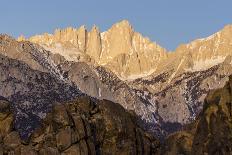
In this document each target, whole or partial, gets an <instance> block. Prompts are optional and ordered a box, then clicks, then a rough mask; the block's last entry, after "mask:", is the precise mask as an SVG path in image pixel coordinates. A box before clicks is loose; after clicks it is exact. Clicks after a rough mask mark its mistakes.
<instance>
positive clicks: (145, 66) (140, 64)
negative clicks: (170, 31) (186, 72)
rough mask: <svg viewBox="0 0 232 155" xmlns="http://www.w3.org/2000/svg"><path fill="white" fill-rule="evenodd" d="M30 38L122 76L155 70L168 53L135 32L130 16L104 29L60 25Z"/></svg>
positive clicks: (140, 74)
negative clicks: (53, 30) (52, 32)
mask: <svg viewBox="0 0 232 155" xmlns="http://www.w3.org/2000/svg"><path fill="white" fill-rule="evenodd" d="M18 40H19V41H21V40H25V38H24V37H20V38H19V39H18ZM28 40H29V41H31V42H34V43H38V44H40V45H41V46H43V47H44V48H45V49H47V50H49V51H53V52H55V53H59V54H60V55H62V56H64V57H65V58H66V59H67V60H70V61H85V62H95V64H96V65H101V66H106V67H108V68H110V69H111V70H112V71H114V72H115V73H116V74H117V75H119V77H120V78H128V77H130V76H131V78H134V77H133V76H134V75H137V76H143V75H144V74H147V73H148V72H149V73H152V72H151V71H152V70H153V69H154V68H156V67H158V63H157V62H159V61H160V59H161V58H165V57H166V56H167V53H166V50H165V49H164V48H162V47H160V46H159V45H158V44H155V43H152V42H151V41H150V40H149V39H148V38H144V37H143V36H142V35H141V34H139V33H137V32H135V31H134V30H133V28H132V26H131V25H130V24H129V22H128V21H126V20H124V21H121V22H119V23H117V24H115V25H113V26H112V27H111V28H110V29H109V30H108V31H106V32H102V33H100V31H99V29H98V28H97V27H96V26H94V27H93V28H92V29H91V31H90V32H87V30H86V28H85V27H84V26H82V27H80V28H79V29H74V28H67V29H64V30H59V29H58V30H56V31H55V32H54V34H53V35H51V34H44V35H37V36H33V37H31V38H29V39H28Z"/></svg>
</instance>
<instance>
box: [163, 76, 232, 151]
mask: <svg viewBox="0 0 232 155" xmlns="http://www.w3.org/2000/svg"><path fill="white" fill-rule="evenodd" d="M231 90H232V77H230V80H229V82H227V84H226V85H225V86H224V87H223V88H221V89H218V90H214V91H211V92H210V93H209V95H208V96H207V97H206V100H205V104H204V109H203V111H202V113H201V114H200V116H199V118H198V119H197V121H196V122H195V123H193V124H192V125H190V126H189V127H188V129H187V130H186V131H181V132H178V133H176V134H173V135H171V136H169V137H168V138H167V140H166V144H167V145H166V149H165V151H164V152H165V154H199V155H201V154H210V155H211V154H212V155H213V154H220V155H221V154H222V155H228V154H232V108H231V107H232V91H231Z"/></svg>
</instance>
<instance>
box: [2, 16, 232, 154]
mask: <svg viewBox="0 0 232 155" xmlns="http://www.w3.org/2000/svg"><path fill="white" fill-rule="evenodd" d="M231 36H232V26H230V25H229V26H226V27H225V28H224V29H223V30H221V31H219V32H217V33H216V34H214V35H212V36H210V37H208V38H205V39H198V40H195V41H193V42H191V43H188V44H185V45H180V46H179V47H178V48H177V49H176V51H173V52H167V51H166V50H165V49H164V48H162V47H160V46H159V45H157V44H156V43H153V42H151V41H150V40H149V39H148V38H145V37H143V36H142V35H141V34H139V33H138V32H135V31H134V30H133V28H132V26H131V25H130V24H129V22H128V21H125V20H124V21H121V22H119V23H116V24H115V25H113V26H112V27H111V28H110V29H109V30H108V31H105V32H102V33H101V32H100V30H99V29H98V28H97V27H96V26H94V27H93V28H92V30H91V31H90V32H88V31H87V29H86V28H85V27H84V26H82V27H80V28H79V29H74V28H67V29H64V30H56V31H55V33H54V34H47V33H46V34H44V35H37V36H33V37H31V38H29V39H26V38H24V37H23V36H21V37H19V38H18V40H15V39H14V38H12V37H10V36H8V35H3V34H1V35H0V100H1V101H0V102H1V104H0V117H1V118H0V119H1V121H0V133H1V136H0V143H1V144H0V152H1V151H3V152H9V151H11V152H12V153H13V152H16V153H17V152H18V151H19V152H20V151H21V152H23V151H24V152H25V150H26V151H28V152H31V154H36V152H37V153H38V152H40V151H42V152H41V154H59V153H63V154H65V153H66V154H70V153H74V154H75V153H77V152H82V153H84V154H86V153H87V152H88V153H89V154H95V153H96V154H99V152H100V154H102V153H103V154H104V153H106V154H110V153H111V152H110V151H113V152H125V154H152V153H153V154H159V153H161V154H162V153H164V154H165V153H167V154H168V153H169V152H171V153H173V151H174V152H175V151H176V154H178V153H184V154H188V153H193V154H194V153H197V154H202V152H206V153H208V152H209V153H211V154H213V153H214V152H210V151H211V150H213V149H209V147H212V146H213V145H214V144H215V145H217V146H218V147H215V148H216V149H217V150H219V151H224V152H229V151H228V150H230V149H231V148H230V147H229V146H227V147H226V145H225V149H224V147H222V148H223V149H224V150H222V149H221V150H220V147H221V145H222V144H223V143H227V141H228V139H229V136H230V135H227V133H228V134H230V123H231V122H230V117H229V112H225V111H220V110H217V109H223V110H225V109H226V108H227V109H229V107H230V105H229V100H228V101H227V99H228V98H227V97H224V96H223V95H226V94H228V93H230V91H229V90H230V86H229V85H230V83H231V82H230V83H229V84H228V81H229V76H230V75H231V74H232V52H231V49H232V40H231ZM225 85H226V86H225ZM224 86H225V87H224ZM223 87H224V88H223ZM213 89H219V90H218V91H219V93H218V94H219V97H218V96H216V97H214V96H215V95H213V97H212V99H210V98H211V97H210V95H208V97H207V94H211V93H212V90H213ZM210 92H211V93H210ZM220 92H222V93H220ZM223 93H224V94H223ZM227 96H230V95H227ZM214 98H216V99H214ZM218 98H222V101H221V102H223V103H222V104H221V102H220V103H218V100H219V99H218ZM224 98H225V99H224ZM214 101H215V103H218V104H217V105H216V106H217V108H215V109H216V110H215V109H214V107H211V104H210V103H212V102H214ZM224 101H225V104H224ZM212 104H214V103H212ZM225 105H226V106H227V107H226V106H225ZM208 108H209V110H208ZM211 109H213V111H214V112H213V113H215V117H216V118H212V119H213V120H212V121H214V123H215V119H216V123H218V125H219V126H212V123H210V125H209V121H211V120H210V119H211V116H210V118H209V117H208V114H210V115H211V112H210V111H211ZM217 111H218V113H216V112H217ZM56 115H58V116H57V118H56ZM227 116H228V117H227ZM76 117H77V121H78V123H77V122H76V124H75V118H76ZM212 117H214V116H212ZM222 118H223V119H222ZM224 118H225V119H224ZM57 121H58V122H57ZM207 124H208V127H209V128H210V130H206V131H204V129H206V128H207V126H206V125H207ZM217 127H220V128H217ZM224 128H225V132H226V134H225V135H224V134H222V133H221V132H222V131H224ZM227 129H228V131H227ZM88 130H90V131H88ZM74 131H75V133H73V132H74ZM79 132H81V133H79ZM176 132H177V133H176ZM80 134H82V136H81V135H80ZM70 135H71V136H70ZM211 135H212V136H213V138H212V139H209V137H210V136H211ZM80 136H81V138H80ZM224 136H228V139H227V138H224ZM1 137H2V138H1ZM70 137H71V139H70ZM154 137H155V138H154ZM214 137H215V138H216V139H214ZM15 138H16V139H15ZM157 139H159V140H161V141H160V142H163V143H162V144H161V143H159V141H158V140H157ZM182 140H183V141H182ZM221 140H222V142H220V141H221ZM217 141H218V142H217ZM176 142H178V143H176ZM206 142H210V143H208V144H207V145H206ZM203 143H204V144H203ZM211 143H212V144H211ZM199 144H201V145H199ZM128 147H129V148H130V149H126V148H128ZM217 150H216V152H217ZM43 151H44V152H43ZM214 151H215V150H214ZM186 152H187V153H186ZM224 152H222V154H223V153H224ZM173 154H175V153H173Z"/></svg>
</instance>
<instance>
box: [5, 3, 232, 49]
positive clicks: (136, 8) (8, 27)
mask: <svg viewBox="0 0 232 155" xmlns="http://www.w3.org/2000/svg"><path fill="white" fill-rule="evenodd" d="M123 19H126V20H128V21H129V22H130V23H131V24H132V26H133V28H134V30H135V31H137V32H140V33H141V34H142V35H144V36H146V37H149V38H150V39H151V40H152V41H154V42H157V43H158V44H160V45H161V46H163V47H165V48H166V49H168V50H174V49H175V48H177V46H178V45H180V44H183V43H187V42H190V41H192V40H194V39H197V38H203V37H207V36H209V35H211V34H213V33H215V32H217V31H219V30H220V29H222V28H223V27H224V26H225V25H227V24H232V0H83V1H80V0H20V1H19V0H0V33H7V34H9V35H12V36H13V37H18V36H19V35H21V34H23V35H24V36H26V37H29V36H32V35H35V34H41V33H44V32H48V33H53V31H54V29H56V28H65V27H68V26H72V27H79V26H81V25H86V26H87V28H89V29H90V28H91V27H92V26H93V25H94V24H95V25H97V26H98V27H99V28H100V30H101V31H106V30H107V29H109V28H110V27H111V26H112V25H113V24H114V23H116V22H119V21H121V20H123Z"/></svg>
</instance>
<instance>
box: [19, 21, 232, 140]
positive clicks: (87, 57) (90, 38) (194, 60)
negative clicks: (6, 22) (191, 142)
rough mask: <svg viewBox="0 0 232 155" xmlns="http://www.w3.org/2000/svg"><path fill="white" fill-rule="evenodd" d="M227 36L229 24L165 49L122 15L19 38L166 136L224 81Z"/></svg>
mask: <svg viewBox="0 0 232 155" xmlns="http://www.w3.org/2000/svg"><path fill="white" fill-rule="evenodd" d="M231 36H232V26H231V25H228V26H226V27H225V28H224V29H222V30H221V31H219V32H217V33H215V34H214V35H212V36H210V37H208V38H204V39H198V40H195V41H192V42H191V43H188V44H184V45H180V46H179V47H178V48H177V49H176V51H173V52H167V51H166V50H165V49H164V48H162V47H160V46H159V45H157V44H156V43H153V42H151V41H150V40H149V39H148V38H145V37H143V36H142V35H141V34H139V33H138V32H135V31H134V30H133V28H132V26H131V25H130V24H129V22H128V21H125V20H124V21H121V22H119V23H116V24H114V25H113V26H112V27H111V28H110V29H109V30H107V31H105V32H102V33H101V32H100V30H99V29H98V28H97V27H96V26H94V27H93V28H92V29H91V30H90V31H89V32H88V31H87V29H86V28H85V27H84V26H82V27H80V28H79V29H74V28H67V29H63V30H56V31H55V33H54V34H44V35H37V36H33V37H31V38H29V39H25V38H23V37H21V38H19V39H18V40H19V41H22V42H23V41H24V40H29V41H30V42H33V43H37V44H39V45H41V46H42V47H44V49H46V50H47V51H50V53H52V54H55V55H59V60H57V58H55V59H53V60H54V62H57V63H56V64H57V65H58V66H59V67H60V69H61V70H62V72H66V76H67V77H68V78H69V80H70V81H72V82H73V83H75V84H76V85H77V86H78V87H79V88H80V89H81V90H82V91H83V92H85V93H87V94H89V95H91V96H94V97H97V98H99V99H107V100H111V101H113V102H117V103H119V104H121V105H122V106H123V107H124V108H126V109H128V110H133V111H135V112H136V113H137V115H139V116H140V117H141V118H142V120H143V121H144V122H145V123H144V124H145V126H146V127H145V128H146V129H147V130H149V131H151V132H153V133H155V134H156V135H158V136H160V135H162V136H165V135H167V134H169V133H172V132H174V131H176V130H179V129H181V128H182V127H183V125H185V124H188V123H190V122H192V121H193V120H195V118H196V116H197V115H198V114H199V113H200V112H201V110H202V108H203V101H204V99H205V97H206V95H207V93H208V92H209V91H210V90H212V89H216V88H221V87H223V86H224V84H225V83H226V81H228V76H229V75H230V74H231V73H232V70H231V65H232V63H231V62H232V60H231V55H232V52H231V49H232V40H231V38H232V37H231ZM57 57H58V56H57ZM60 57H62V59H61V58H60ZM70 64H71V65H70ZM177 111H178V112H177ZM162 136H161V137H162Z"/></svg>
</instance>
